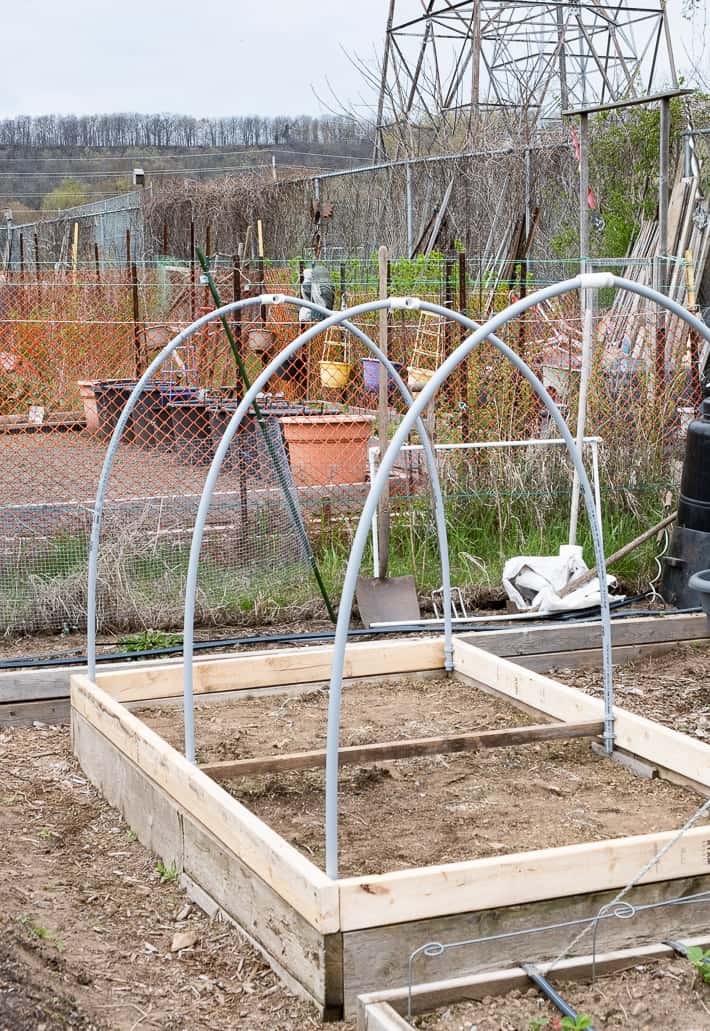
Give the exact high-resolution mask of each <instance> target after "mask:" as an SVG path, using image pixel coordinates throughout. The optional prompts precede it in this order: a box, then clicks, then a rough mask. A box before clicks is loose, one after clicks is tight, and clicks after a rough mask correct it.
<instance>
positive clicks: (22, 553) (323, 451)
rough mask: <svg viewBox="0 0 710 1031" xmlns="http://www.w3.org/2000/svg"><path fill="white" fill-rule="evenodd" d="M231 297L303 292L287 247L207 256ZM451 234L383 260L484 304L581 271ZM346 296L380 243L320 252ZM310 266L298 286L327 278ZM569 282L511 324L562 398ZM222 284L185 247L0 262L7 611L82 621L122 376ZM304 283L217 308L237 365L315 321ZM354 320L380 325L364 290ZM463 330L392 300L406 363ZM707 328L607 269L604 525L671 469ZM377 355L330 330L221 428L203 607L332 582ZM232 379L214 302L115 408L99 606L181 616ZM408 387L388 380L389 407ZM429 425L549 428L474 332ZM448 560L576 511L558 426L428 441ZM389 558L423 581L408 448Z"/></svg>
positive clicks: (557, 524)
mask: <svg viewBox="0 0 710 1031" xmlns="http://www.w3.org/2000/svg"><path fill="white" fill-rule="evenodd" d="M212 267H213V274H214V277H215V280H216V283H217V287H218V290H219V292H220V294H221V296H222V300H223V301H227V300H232V299H233V298H235V297H248V296H250V295H257V294H259V293H260V292H261V287H262V284H264V286H265V288H266V289H267V290H268V291H278V292H283V293H289V294H294V295H298V293H299V290H300V280H301V277H302V274H303V263H302V262H299V260H293V261H288V262H269V263H266V265H265V267H264V266H263V265H259V263H253V264H251V265H243V266H240V265H239V264H238V263H234V262H232V261H231V259H230V260H229V261H227V260H226V259H225V260H222V261H220V260H218V259H214V260H213V262H212ZM576 271H577V267H576V265H574V266H570V267H569V268H568V269H565V268H564V267H563V266H561V265H560V264H559V263H556V265H555V266H554V267H552V266H550V267H549V268H546V267H545V266H544V265H543V264H541V263H536V265H535V267H534V269H533V268H530V269H525V268H524V267H523V268H521V267H520V266H519V265H516V266H511V265H509V264H504V265H500V266H494V265H492V264H490V263H489V264H485V263H482V262H478V261H476V260H470V259H469V260H466V259H465V258H464V257H461V258H460V259H458V258H456V257H454V258H440V257H437V256H434V257H431V258H428V259H419V260H414V261H405V260H393V261H392V262H391V263H390V293H391V294H399V295H402V294H416V295H418V296H421V297H426V298H427V299H429V300H432V301H435V302H439V303H444V304H445V305H446V306H448V307H450V308H456V309H459V310H462V311H463V310H465V311H466V312H467V313H468V314H469V315H470V316H471V317H472V318H474V319H476V320H479V321H480V320H482V319H484V318H485V317H487V316H488V315H490V313H491V312H493V311H495V310H500V309H501V308H502V307H504V306H505V305H506V304H507V303H508V302H509V300H510V298H511V296H519V295H520V294H521V293H523V292H525V291H527V292H528V293H529V292H531V291H532V290H533V289H534V288H535V287H536V286H537V285H539V284H540V283H541V282H546V281H548V280H551V279H556V278H560V277H564V276H565V274H567V275H571V274H574V273H575V272H576ZM314 281H315V282H318V283H319V284H320V287H319V288H320V290H321V292H322V293H324V295H325V298H326V299H329V298H330V293H329V288H330V287H331V286H332V289H333V299H332V301H331V302H330V303H332V304H333V306H335V307H338V306H339V305H340V304H341V303H345V304H348V305H351V304H356V303H358V302H360V301H364V300H371V299H373V298H374V297H376V296H377V265H376V261H374V260H360V259H358V260H348V261H342V262H332V263H324V264H323V265H322V272H321V271H318V272H317V273H314ZM316 293H317V291H316V289H314V290H313V299H314V300H318V297H316ZM579 304H580V301H579V297H578V296H577V295H576V294H568V295H566V297H564V298H563V299H561V300H559V301H554V302H551V303H548V304H542V305H538V306H536V307H534V308H532V309H530V310H529V311H528V313H527V314H526V315H525V316H524V317H522V318H521V319H519V320H517V321H515V322H513V323H510V324H509V325H508V326H507V327H506V328H505V329H504V331H503V333H502V335H503V337H504V339H505V340H506V342H507V343H508V344H510V345H511V346H512V347H514V348H515V350H517V351H518V352H519V353H521V354H523V355H524V356H525V358H526V360H527V361H528V362H529V363H530V365H531V367H532V368H533V369H534V371H535V372H536V373H537V374H538V375H539V376H540V377H541V378H542V379H543V381H544V382H545V383H546V385H547V386H548V388H549V389H550V390H551V392H552V393H553V396H555V398H556V400H557V401H558V403H559V404H560V407H561V409H562V411H563V413H564V414H565V416H566V417H567V418H568V419H569V420H571V421H573V420H575V419H576V410H577V396H578V392H579V379H580V364H581V318H580V307H579ZM213 307H214V305H213V303H212V299H211V296H210V292H209V289H208V287H207V286H206V285H205V283H204V282H203V281H202V280H201V277H200V275H199V272H197V271H196V270H195V269H194V268H193V267H192V266H190V265H189V264H186V263H181V262H177V261H174V262H173V261H171V260H170V259H169V258H168V259H165V260H163V261H161V262H157V263H154V264H149V265H145V266H142V267H141V268H140V270H139V274H138V275H136V274H135V273H134V272H133V271H132V270H129V269H127V268H126V267H125V265H122V264H114V265H111V266H109V267H105V268H98V267H95V266H94V265H93V264H85V265H80V266H79V267H78V268H77V270H76V273H75V274H72V272H69V273H66V272H62V273H59V272H56V271H55V270H54V268H53V267H51V266H41V265H40V266H38V267H36V268H33V269H32V271H31V272H30V271H29V270H25V272H24V273H20V272H19V270H17V269H12V270H11V271H10V273H9V274H8V277H7V278H6V280H5V281H4V282H2V283H0V469H1V472H2V475H1V476H0V628H1V632H2V633H4V634H6V635H18V634H26V633H35V632H40V631H55V632H56V631H58V630H62V629H63V628H65V629H73V628H82V627H83V625H84V620H85V616H84V613H85V602H86V598H85V581H86V551H87V537H88V526H89V522H90V517H91V511H92V504H93V499H94V496H95V492H96V485H97V480H98V475H99V471H100V468H101V465H102V462H103V459H104V455H105V449H106V442H107V439H108V437H109V435H110V433H111V431H112V429H113V427H114V426H115V423H116V420H117V418H118V414H119V412H120V411H121V408H122V406H123V405H124V404H125V401H126V399H127V397H128V394H129V392H130V390H131V387H132V385H133V383H135V381H136V377H137V376H138V375H139V374H140V373H141V372H142V371H143V370H144V369H145V368H146V366H147V364H148V362H149V361H150V360H151V359H152V358H153V357H154V356H155V354H156V353H157V352H158V351H159V350H160V349H161V348H162V347H163V346H164V344H165V343H167V342H168V340H170V339H171V338H172V337H173V336H174V335H175V333H176V332H177V331H178V330H179V329H181V328H183V327H184V326H186V325H188V324H189V323H190V322H191V321H192V320H193V319H194V318H195V317H196V316H198V315H200V314H203V313H205V312H207V311H209V310H211V309H212V308H213ZM304 317H305V313H302V314H301V316H300V317H299V309H298V308H296V307H292V306H286V305H275V306H271V307H269V308H267V309H266V310H263V309H261V308H260V307H259V306H256V305H254V306H249V307H247V308H245V309H243V310H242V311H241V312H240V314H239V316H235V317H233V318H231V319H230V321H229V326H230V329H231V331H232V334H233V336H234V339H235V342H236V346H237V349H238V353H239V355H240V358H241V359H242V361H243V363H244V366H245V370H246V374H247V378H248V379H249V380H253V379H254V377H255V376H256V375H257V374H258V372H259V371H260V370H261V368H262V367H263V365H264V362H265V361H266V360H267V359H268V358H270V357H273V356H274V355H275V354H276V353H277V352H278V351H279V350H280V349H281V348H282V347H283V346H284V345H285V344H286V343H288V342H289V341H291V340H292V339H294V337H295V336H296V335H297V334H298V333H299V332H300V331H301V329H302V328H303V327H304V322H303V321H302V319H303V318H304ZM357 321H358V325H360V326H361V328H362V329H363V330H364V331H365V332H366V333H367V334H368V335H370V336H371V337H372V339H373V340H377V339H378V316H377V315H376V314H374V315H370V316H365V317H362V318H360V319H358V320H357ZM463 338H464V333H463V332H462V330H461V328H460V327H459V326H458V325H457V324H456V323H455V322H454V321H453V320H448V319H438V318H436V317H431V316H423V315H420V314H418V313H416V312H411V311H396V312H392V313H391V314H390V315H389V348H388V350H389V356H390V357H391V358H392V359H393V360H394V361H395V362H397V363H399V365H400V367H401V369H402V375H403V377H404V378H405V380H408V382H409V384H410V386H411V387H412V388H413V389H415V390H416V389H420V388H421V386H422V385H423V384H424V383H425V382H426V381H427V379H428V378H429V376H430V375H431V373H432V371H433V369H434V368H436V366H437V365H438V364H440V363H441V361H442V359H443V358H444V357H445V356H446V355H447V354H449V353H450V352H451V351H452V350H453V349H454V348H455V347H456V346H457V345H458V343H459V342H460V341H461V340H462V339H463ZM692 355H697V341H693V339H692V338H690V337H689V336H688V334H687V333H686V332H685V331H681V329H680V327H679V326H672V325H671V324H669V323H668V322H667V321H665V320H663V319H660V318H659V315H658V312H657V311H656V309H655V308H654V307H653V306H649V305H646V304H639V305H636V306H634V308H633V309H632V310H629V309H628V308H624V309H623V310H622V309H620V308H619V307H618V305H616V306H615V305H614V299H613V296H608V297H607V296H605V292H604V291H602V292H601V296H600V298H599V310H598V312H597V313H596V316H595V331H594V362H593V371H592V380H591V385H590V392H589V402H588V417H587V424H586V432H587V434H590V435H591V434H596V435H599V436H601V437H602V438H603V440H604V446H603V448H602V487H603V492H604V497H605V505H604V507H605V514H606V520H607V524H608V526H609V527H610V528H611V536H612V538H613V536H614V533H615V532H616V533H618V534H619V535H620V536H624V535H625V534H626V535H627V536H626V539H628V536H633V534H632V533H631V530H632V529H633V528H634V526H635V525H636V523H643V524H644V525H648V523H647V522H646V517H647V515H648V513H649V512H650V511H651V510H655V509H657V508H660V506H661V503H662V495H663V492H664V490H665V489H666V488H667V487H668V486H669V485H673V484H674V483H675V482H676V480H677V475H678V469H677V462H678V457H679V454H680V451H681V448H682V436H683V424H684V420H687V418H689V417H690V416H691V414H692V412H693V410H694V408H695V406H696V405H697V403H698V401H699V396H700V382H699V377H698V371H697V370H698V364H697V361H691V356H692ZM379 378H380V369H379V363H378V362H376V361H375V360H373V359H372V357H371V356H370V355H369V354H368V352H367V350H366V349H365V347H364V346H363V345H362V343H361V342H359V341H358V340H356V339H353V338H348V337H347V336H345V335H343V333H342V331H341V330H336V331H331V332H328V333H325V334H322V335H320V336H318V337H316V338H315V339H314V340H313V341H312V342H311V344H310V345H309V346H307V347H306V348H305V349H304V350H303V352H301V354H299V355H298V356H297V357H294V358H293V359H292V360H291V361H289V363H288V364H287V365H286V366H285V367H284V368H283V369H282V371H281V374H280V375H278V376H275V377H274V378H273V381H272V382H271V383H270V384H269V392H268V393H267V394H265V395H263V396H262V397H261V398H260V400H259V402H258V405H257V406H255V407H254V409H253V410H252V412H251V413H250V416H249V418H248V419H247V420H246V421H245V423H244V425H243V427H242V429H241V430H240V432H239V434H238V435H237V437H236V438H235V441H234V442H233V444H232V445H231V447H230V450H229V452H228V456H227V461H226V463H225V466H224V468H223V471H222V473H221V475H220V478H219V483H218V486H217V492H216V495H215V503H214V505H213V507H212V511H211V514H210V521H209V527H208V534H207V539H206V545H205V548H204V552H203V563H202V569H201V581H200V593H199V603H198V609H199V611H198V616H199V619H200V621H201V622H202V623H210V622H215V623H216V622H220V623H239V622H244V621H260V622H264V621H268V620H269V619H271V618H274V617H275V616H277V615H278V614H280V613H283V612H284V611H285V610H289V612H291V613H299V614H301V615H305V614H307V613H311V612H315V611H319V612H323V611H324V609H323V605H324V603H323V599H322V595H321V592H320V591H319V589H318V587H317V584H316V579H315V577H314V575H313V568H314V566H315V568H316V569H317V571H318V573H319V575H320V578H321V580H322V583H323V590H324V593H326V594H327V595H328V597H329V598H330V599H331V600H332V601H333V602H334V603H337V596H338V592H339V584H340V577H341V575H342V573H343V571H344V566H345V562H346V559H347V554H348V550H349V542H350V539H351V535H352V531H353V528H354V520H355V519H356V518H357V515H358V514H359V511H360V509H361V507H362V503H363V500H364V497H365V495H366V492H367V490H368V488H369V466H368V456H369V453H370V448H371V447H372V445H373V443H375V442H376V421H375V420H376V416H377V410H378V389H379ZM243 391H244V381H243V379H242V377H241V375H240V374H239V372H238V369H237V365H236V363H235V358H234V355H233V352H232V348H231V346H230V343H229V340H228V339H227V336H226V334H225V331H224V328H223V327H222V325H221V324H220V323H219V322H218V321H215V322H212V323H211V324H210V325H209V326H206V327H204V328H203V329H202V330H200V331H198V332H197V333H196V334H195V335H194V336H193V337H192V338H191V339H190V340H189V341H188V342H187V343H186V344H185V345H184V346H182V347H180V348H179V349H178V350H177V351H176V352H175V353H174V355H173V356H172V358H171V359H170V360H169V361H168V362H167V363H166V364H165V365H164V367H163V368H162V369H161V371H160V373H159V374H158V375H156V377H155V379H154V381H153V382H152V384H151V386H150V388H149V389H147V390H146V392H145V394H144V396H143V397H142V398H141V400H140V401H139V403H138V405H137V407H136V409H135V411H134V413H133V415H132V417H131V420H130V422H129V424H128V427H127V431H126V434H125V438H124V441H123V443H122V444H121V447H120V449H119V453H118V456H117V460H116V465H115V469H114V474H113V477H112V480H111V486H110V493H109V505H108V511H107V519H106V525H105V529H104V534H103V541H102V562H101V572H100V585H99V602H100V615H101V622H102V626H103V627H104V628H106V629H112V630H119V631H129V630H135V629H140V628H142V627H159V626H160V627H171V626H175V625H178V624H179V622H180V615H181V607H182V592H183V587H184V577H185V572H186V566H187V553H188V548H189V541H190V534H191V530H192V526H193V524H194V517H195V512H196V507H197V504H198V501H199V496H200V493H201V490H202V486H203V483H204V479H205V475H206V469H207V466H208V464H209V462H211V460H212V457H213V455H214V451H215V448H216V445H217V444H218V443H219V440H220V439H221V436H222V433H223V432H224V428H225V426H226V424H227V421H228V419H229V417H230V415H231V413H232V412H233V411H234V408H235V407H236V404H237V403H238V400H239V398H240V397H241V396H242V395H243ZM402 412H403V405H402V402H401V401H400V400H399V399H398V397H397V396H396V394H395V392H394V390H391V391H390V393H389V404H388V408H387V419H388V422H389V426H390V429H391V430H392V429H394V427H395V426H396V424H397V422H398V420H399V418H400V417H401V414H402ZM426 421H427V425H428V426H429V429H430V431H431V432H432V435H433V437H434V439H435V440H436V441H437V442H439V443H442V442H467V441H483V440H503V441H507V440H519V439H527V438H537V437H545V436H550V435H553V430H552V428H551V427H550V425H549V422H548V418H547V416H546V414H545V412H544V409H543V407H542V406H541V405H540V403H539V401H538V400H537V398H536V397H535V395H534V393H533V392H532V390H531V389H530V388H529V387H528V386H527V384H525V383H524V382H523V381H522V380H521V379H520V378H519V377H518V376H517V375H516V374H515V373H514V372H513V371H512V369H511V368H510V367H509V366H508V364H507V363H506V362H505V360H503V359H502V358H501V357H500V356H499V355H498V353H497V352H496V351H495V350H494V349H493V348H492V347H491V346H489V345H484V346H483V347H481V348H480V349H479V350H478V351H477V352H475V353H474V354H472V355H471V356H470V357H468V358H467V359H466V361H465V362H464V363H463V365H462V366H461V368H460V370H459V373H458V374H457V375H456V376H455V377H453V379H452V380H450V381H449V383H448V384H447V385H446V388H445V390H444V391H443V396H441V397H440V398H439V399H438V401H437V403H436V406H435V410H434V411H430V412H429V413H428V414H427V418H426ZM442 476H443V480H444V487H445V494H446V501H447V513H448V516H449V520H450V529H451V540H452V562H453V567H454V575H455V578H456V579H457V581H458V582H463V583H471V582H478V583H485V582H490V583H495V582H496V579H497V576H498V572H499V569H498V567H499V564H500V562H501V561H502V560H503V559H504V558H505V557H509V556H510V555H512V554H516V553H520V551H521V550H523V549H525V550H527V551H539V550H547V551H549V550H550V549H551V548H553V547H554V546H555V543H560V542H561V541H562V540H564V539H565V537H566V512H567V510H568V495H569V490H570V475H569V471H568V468H567V466H566V463H565V460H564V456H562V455H561V454H559V449H545V450H544V452H543V451H534V450H532V449H530V450H528V449H519V450H517V451H516V452H515V453H513V452H512V451H505V450H496V451H476V452H475V453H473V454H471V453H467V452H461V453H455V454H453V457H452V454H448V457H447V458H446V462H445V463H444V464H442ZM391 497H392V508H393V528H392V545H391V549H392V550H391V563H392V570H393V572H398V571H400V570H403V569H407V570H411V569H414V571H415V572H416V574H417V579H418V583H419V585H420V586H421V587H422V588H426V589H430V588H432V587H435V586H437V582H436V581H437V575H438V574H437V568H438V565H437V558H436V554H435V549H434V547H433V543H432V542H433V538H432V534H431V521H430V505H429V487H428V483H427V481H426V477H425V475H424V472H423V469H422V467H421V463H420V461H419V460H418V459H415V458H413V457H412V455H411V453H410V454H407V455H405V456H404V457H402V459H401V460H400V461H399V463H398V465H397V467H396V469H395V472H394V474H393V477H392V483H391Z"/></svg>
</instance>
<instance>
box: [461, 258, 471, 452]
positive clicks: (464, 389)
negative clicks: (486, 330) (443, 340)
mask: <svg viewBox="0 0 710 1031" xmlns="http://www.w3.org/2000/svg"><path fill="white" fill-rule="evenodd" d="M458 307H459V311H460V313H461V314H462V315H468V283H467V281H466V252H465V251H459V302H458ZM467 336H468V330H467V329H466V328H465V326H461V327H460V328H459V339H460V341H461V343H463V341H464V340H465V339H466V337H467ZM459 407H460V409H461V440H462V441H463V442H464V443H465V442H466V441H467V440H468V435H469V430H470V426H469V413H468V358H464V360H463V361H462V362H461V366H460V373H459Z"/></svg>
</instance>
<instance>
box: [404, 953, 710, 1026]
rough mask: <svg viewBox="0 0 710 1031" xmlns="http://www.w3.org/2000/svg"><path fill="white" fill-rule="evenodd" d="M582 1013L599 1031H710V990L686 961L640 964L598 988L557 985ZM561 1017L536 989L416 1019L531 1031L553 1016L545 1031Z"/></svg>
mask: <svg viewBox="0 0 710 1031" xmlns="http://www.w3.org/2000/svg"><path fill="white" fill-rule="evenodd" d="M555 987H556V988H558V990H559V991H560V993H561V995H562V998H563V999H564V1000H565V1002H567V1003H569V1004H570V1005H571V1006H572V1008H573V1009H575V1010H576V1011H577V1013H578V1014H580V1015H581V1014H585V1015H586V1016H589V1017H591V1019H592V1023H593V1026H594V1028H595V1029H596V1031H599V1029H604V1028H609V1029H611V1028H615V1029H617V1028H626V1029H627V1031H651V1029H653V1031H708V1029H710V985H706V984H703V982H702V980H701V979H700V978H699V977H698V976H697V974H696V973H695V970H694V969H693V967H692V966H691V965H690V963H688V962H687V961H686V960H683V959H680V958H679V959H672V960H668V961H664V962H659V963H648V964H645V965H639V966H636V967H634V968H633V969H631V970H627V971H624V972H623V973H619V974H612V975H609V976H608V977H600V978H598V979H597V981H596V983H595V984H589V985H585V984H578V983H575V982H571V983H568V984H561V985H559V984H557V983H556V984H555ZM560 1016H561V1015H560V1013H559V1011H558V1010H556V1009H555V1008H554V1007H553V1006H552V1004H551V1003H549V1002H548V1001H547V1000H546V999H545V998H544V996H543V995H542V994H541V993H540V992H539V991H538V990H537V989H536V988H529V989H528V990H527V991H514V992H510V993H509V994H508V995H504V996H500V997H497V998H489V999H487V1000H482V1001H481V1002H464V1003H458V1004H456V1005H453V1006H446V1007H442V1008H441V1009H439V1010H436V1011H435V1012H433V1013H430V1014H427V1015H425V1016H421V1017H416V1018H415V1019H414V1026H415V1027H417V1028H421V1029H423V1031H424V1029H425V1031H530V1028H531V1027H536V1026H539V1025H535V1024H534V1023H533V1022H534V1021H535V1020H536V1019H540V1020H542V1019H543V1018H545V1017H547V1018H548V1019H549V1021H550V1022H549V1024H547V1025H544V1027H545V1031H556V1029H558V1028H559V1027H560V1023H559V1018H560Z"/></svg>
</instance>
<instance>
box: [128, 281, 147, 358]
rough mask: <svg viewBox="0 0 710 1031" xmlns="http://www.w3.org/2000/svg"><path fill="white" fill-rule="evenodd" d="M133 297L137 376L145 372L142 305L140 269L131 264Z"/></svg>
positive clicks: (134, 347) (134, 349) (134, 351)
mask: <svg viewBox="0 0 710 1031" xmlns="http://www.w3.org/2000/svg"><path fill="white" fill-rule="evenodd" d="M131 298H132V302H133V354H134V360H135V372H136V378H138V376H140V375H141V374H142V372H143V357H144V356H143V348H142V346H141V328H140V306H139V302H138V269H137V268H136V266H135V264H132V265H131Z"/></svg>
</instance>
